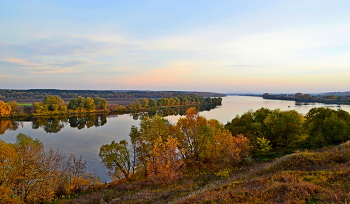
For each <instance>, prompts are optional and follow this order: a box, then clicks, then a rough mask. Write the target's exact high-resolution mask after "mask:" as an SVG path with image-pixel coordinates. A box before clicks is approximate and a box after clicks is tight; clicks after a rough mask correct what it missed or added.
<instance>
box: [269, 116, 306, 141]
mask: <svg viewBox="0 0 350 204" xmlns="http://www.w3.org/2000/svg"><path fill="white" fill-rule="evenodd" d="M303 121H304V118H303V116H302V115H301V114H299V113H298V112H297V111H295V110H291V111H280V110H279V109H275V110H274V111H273V112H272V113H270V114H269V115H268V116H267V117H266V118H265V120H264V125H265V126H266V127H267V130H268V133H267V134H266V135H265V136H266V138H267V139H268V140H269V141H271V144H272V145H274V146H279V147H290V146H293V145H294V144H295V143H297V142H298V141H300V139H301V137H302V134H303V126H302V125H303Z"/></svg>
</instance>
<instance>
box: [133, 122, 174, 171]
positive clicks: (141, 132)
mask: <svg viewBox="0 0 350 204" xmlns="http://www.w3.org/2000/svg"><path fill="white" fill-rule="evenodd" d="M169 134H170V123H169V121H168V120H167V119H165V118H163V117H161V116H159V115H156V116H154V117H152V118H150V117H145V118H144V119H142V120H141V122H140V127H139V128H137V127H135V126H132V127H131V131H130V134H129V136H130V140H131V142H132V144H133V145H134V146H135V148H136V151H137V159H138V162H139V168H142V169H143V170H144V171H145V174H146V175H147V168H146V167H147V164H148V162H149V161H150V160H152V159H153V156H152V154H151V152H152V149H153V147H154V145H155V142H156V140H157V139H158V138H159V137H161V138H163V139H165V138H166V137H167V136H168V135H169Z"/></svg>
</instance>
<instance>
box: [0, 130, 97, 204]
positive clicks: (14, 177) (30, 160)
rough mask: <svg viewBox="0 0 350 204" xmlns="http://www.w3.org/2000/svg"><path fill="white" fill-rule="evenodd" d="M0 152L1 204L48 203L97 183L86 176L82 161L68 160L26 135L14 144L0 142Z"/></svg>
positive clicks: (70, 158) (73, 158)
mask: <svg viewBox="0 0 350 204" xmlns="http://www.w3.org/2000/svg"><path fill="white" fill-rule="evenodd" d="M0 153H1V154H0V164H1V165H0V202H2V203H3V202H4V203H17V201H18V202H19V203H43V202H49V201H52V200H53V199H54V197H57V196H59V195H63V194H64V195H67V194H71V193H77V192H79V191H80V190H82V189H84V188H86V187H87V186H89V185H90V184H92V181H93V182H95V181H96V179H93V177H92V176H90V175H88V174H86V172H85V170H86V169H85V162H83V161H82V160H81V158H80V159H77V158H76V157H74V156H73V155H72V156H70V157H69V158H67V157H66V156H65V155H63V154H62V153H60V152H58V151H55V150H53V149H51V148H44V146H43V144H42V143H41V142H40V141H39V140H37V139H32V138H31V137H28V136H26V135H24V134H19V135H17V139H16V143H15V144H7V143H4V142H3V141H1V140H0ZM63 189H64V190H63ZM60 192H63V194H61V193H60ZM5 201H6V202H5ZM7 201H8V202H7Z"/></svg>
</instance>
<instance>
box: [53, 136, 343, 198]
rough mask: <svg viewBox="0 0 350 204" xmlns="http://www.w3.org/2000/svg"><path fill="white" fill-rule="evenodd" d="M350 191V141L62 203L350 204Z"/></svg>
mask: <svg viewBox="0 0 350 204" xmlns="http://www.w3.org/2000/svg"><path fill="white" fill-rule="evenodd" d="M349 190H350V141H348V142H346V143H344V144H341V145H339V146H336V147H328V148H323V149H319V150H316V151H304V152H297V153H293V154H290V155H286V156H284V157H281V158H279V159H276V160H275V161H273V162H270V163H258V162H251V163H250V164H247V165H246V166H244V167H242V168H239V169H235V170H233V171H232V172H231V173H230V174H229V173H228V172H223V171H222V172H220V173H217V174H216V175H209V176H208V175H206V176H200V175H198V176H197V177H196V178H191V179H186V178H184V179H182V180H181V181H178V182H177V183H174V184H171V185H169V186H163V185H154V184H152V183H151V182H150V181H148V180H143V181H138V182H134V183H132V182H131V183H119V184H109V185H106V186H102V187H100V188H99V190H97V189H96V190H95V192H90V193H89V194H85V195H82V196H80V197H78V198H75V199H70V200H60V201H58V202H57V203H349V201H350V193H349Z"/></svg>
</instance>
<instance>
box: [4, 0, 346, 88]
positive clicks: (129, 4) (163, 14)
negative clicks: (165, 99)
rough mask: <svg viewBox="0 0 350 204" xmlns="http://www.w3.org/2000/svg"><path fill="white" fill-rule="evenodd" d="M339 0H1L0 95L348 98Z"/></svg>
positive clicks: (343, 3)
mask: <svg viewBox="0 0 350 204" xmlns="http://www.w3.org/2000/svg"><path fill="white" fill-rule="evenodd" d="M349 11H350V1H348V0H344V1H342V0H329V1H327V0H307V1H305V0H290V1H289V0H284V1H279V0H271V1H269V0H244V1H242V0H227V1H225V0H210V1H209V0H192V1H184V0H162V1H160V0H148V1H145V0H129V1H121V0H99V1H92V0H45V1H44V0H31V1H28V0H2V1H0V89H32V88H42V89H51V88H53V89H93V90H155V91H164V90H173V91H212V92H220V93H265V92H267V93H280V92H282V93H296V92H302V93H317V92H328V91H350V12H349Z"/></svg>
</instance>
